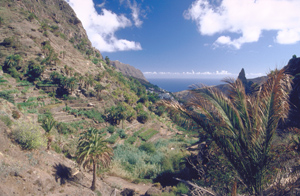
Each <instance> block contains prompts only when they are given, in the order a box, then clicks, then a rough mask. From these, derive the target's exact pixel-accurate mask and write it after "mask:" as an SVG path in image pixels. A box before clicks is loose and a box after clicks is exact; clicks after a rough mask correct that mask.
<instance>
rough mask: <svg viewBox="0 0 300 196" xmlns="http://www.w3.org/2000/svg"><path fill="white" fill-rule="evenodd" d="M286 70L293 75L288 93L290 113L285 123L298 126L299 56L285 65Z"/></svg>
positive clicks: (299, 125) (289, 125)
mask: <svg viewBox="0 0 300 196" xmlns="http://www.w3.org/2000/svg"><path fill="white" fill-rule="evenodd" d="M285 69H286V72H287V73H288V74H290V75H291V76H293V83H292V89H293V90H292V91H291V93H290V113H289V117H288V120H287V121H286V122H285V125H286V126H288V127H297V128H300V123H299V115H300V75H298V74H299V73H300V58H292V59H291V60H290V61H289V62H288V64H287V66H285Z"/></svg>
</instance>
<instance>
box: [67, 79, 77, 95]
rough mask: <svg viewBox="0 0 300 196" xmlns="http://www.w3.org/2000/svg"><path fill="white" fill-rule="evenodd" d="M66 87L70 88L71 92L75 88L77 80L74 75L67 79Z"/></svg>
mask: <svg viewBox="0 0 300 196" xmlns="http://www.w3.org/2000/svg"><path fill="white" fill-rule="evenodd" d="M66 87H67V88H69V89H70V90H71V93H72V92H73V91H74V90H75V88H76V87H77V80H76V78H74V77H71V78H68V79H67V83H66Z"/></svg>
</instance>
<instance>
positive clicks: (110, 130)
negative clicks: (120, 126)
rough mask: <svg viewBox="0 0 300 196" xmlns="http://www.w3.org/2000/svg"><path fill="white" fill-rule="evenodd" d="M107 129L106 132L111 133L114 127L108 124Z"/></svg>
mask: <svg viewBox="0 0 300 196" xmlns="http://www.w3.org/2000/svg"><path fill="white" fill-rule="evenodd" d="M107 131H108V133H110V134H113V133H114V132H115V127H114V126H109V127H107Z"/></svg>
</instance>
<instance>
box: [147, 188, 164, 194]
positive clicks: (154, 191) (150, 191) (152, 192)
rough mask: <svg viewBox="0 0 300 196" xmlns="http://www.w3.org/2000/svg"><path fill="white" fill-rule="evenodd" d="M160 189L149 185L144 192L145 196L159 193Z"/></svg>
mask: <svg viewBox="0 0 300 196" xmlns="http://www.w3.org/2000/svg"><path fill="white" fill-rule="evenodd" d="M161 193H162V192H161V190H159V189H158V188H156V187H151V188H149V189H148V190H147V192H146V193H145V196H152V195H161Z"/></svg>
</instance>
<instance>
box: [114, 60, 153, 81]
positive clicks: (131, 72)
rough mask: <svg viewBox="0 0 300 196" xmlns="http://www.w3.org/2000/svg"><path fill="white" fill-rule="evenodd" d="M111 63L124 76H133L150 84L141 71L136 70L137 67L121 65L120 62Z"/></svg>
mask: <svg viewBox="0 0 300 196" xmlns="http://www.w3.org/2000/svg"><path fill="white" fill-rule="evenodd" d="M110 63H111V65H112V66H113V67H115V68H116V70H117V71H120V72H121V73H122V74H123V75H125V76H131V77H134V78H137V79H140V80H143V81H146V82H148V81H147V79H146V78H145V76H144V74H143V73H142V72H141V71H140V70H139V69H136V68H135V67H133V66H131V65H129V64H124V63H121V62H120V61H111V62H110Z"/></svg>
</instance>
